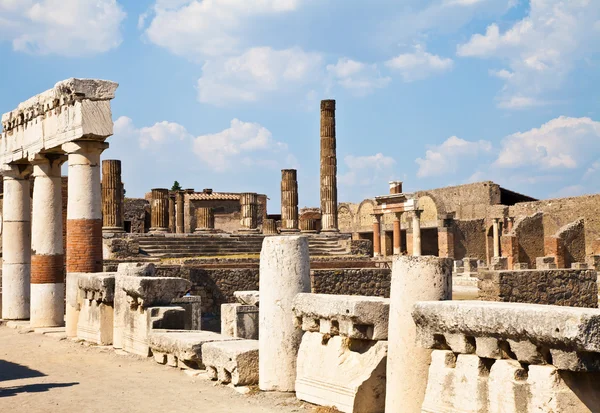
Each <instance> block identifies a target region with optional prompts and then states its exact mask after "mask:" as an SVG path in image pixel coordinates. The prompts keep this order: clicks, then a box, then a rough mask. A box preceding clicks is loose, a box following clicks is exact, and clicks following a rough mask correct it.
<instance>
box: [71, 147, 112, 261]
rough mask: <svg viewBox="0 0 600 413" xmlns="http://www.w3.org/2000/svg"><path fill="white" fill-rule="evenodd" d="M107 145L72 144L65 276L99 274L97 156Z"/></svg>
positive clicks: (100, 205) (100, 209)
mask: <svg viewBox="0 0 600 413" xmlns="http://www.w3.org/2000/svg"><path fill="white" fill-rule="evenodd" d="M106 148H108V143H105V142H98V141H75V142H70V143H66V144H64V145H63V146H62V149H63V150H64V151H65V152H66V153H67V154H68V155H69V195H68V202H67V272H101V271H102V191H101V189H100V154H101V153H102V151H104V150H105V149H106Z"/></svg>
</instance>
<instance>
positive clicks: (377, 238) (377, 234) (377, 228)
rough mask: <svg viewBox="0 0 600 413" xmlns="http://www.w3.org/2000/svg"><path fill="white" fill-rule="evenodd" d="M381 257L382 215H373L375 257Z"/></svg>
mask: <svg viewBox="0 0 600 413" xmlns="http://www.w3.org/2000/svg"><path fill="white" fill-rule="evenodd" d="M380 256H381V215H373V257H380Z"/></svg>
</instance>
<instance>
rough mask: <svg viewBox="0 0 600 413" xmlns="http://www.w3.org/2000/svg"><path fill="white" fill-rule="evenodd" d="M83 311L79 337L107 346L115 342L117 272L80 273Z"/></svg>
mask: <svg viewBox="0 0 600 413" xmlns="http://www.w3.org/2000/svg"><path fill="white" fill-rule="evenodd" d="M77 282H78V290H79V296H80V302H81V311H80V313H79V317H78V320H77V338H78V339H80V340H85V341H88V342H90V343H94V344H98V345H101V346H107V345H110V344H112V342H113V319H114V318H113V317H114V305H113V304H114V296H115V274H114V273H99V274H79V276H78V280H77Z"/></svg>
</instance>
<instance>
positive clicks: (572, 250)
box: [555, 219, 586, 268]
mask: <svg viewBox="0 0 600 413" xmlns="http://www.w3.org/2000/svg"><path fill="white" fill-rule="evenodd" d="M555 237H557V238H559V239H560V240H561V243H562V250H563V254H564V256H563V260H564V268H571V264H572V263H574V262H585V256H586V254H585V225H584V221H583V219H578V220H577V221H575V222H572V223H570V224H567V225H565V226H564V227H562V228H560V229H559V230H558V232H557V233H556V234H555Z"/></svg>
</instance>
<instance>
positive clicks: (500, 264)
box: [489, 257, 508, 271]
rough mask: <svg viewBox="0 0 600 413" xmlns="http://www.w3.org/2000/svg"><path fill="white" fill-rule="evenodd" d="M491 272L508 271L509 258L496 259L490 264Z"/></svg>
mask: <svg viewBox="0 0 600 413" xmlns="http://www.w3.org/2000/svg"><path fill="white" fill-rule="evenodd" d="M489 269H490V270H492V271H499V270H507V269H508V258H507V257H494V258H492V262H491V263H490V268H489Z"/></svg>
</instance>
